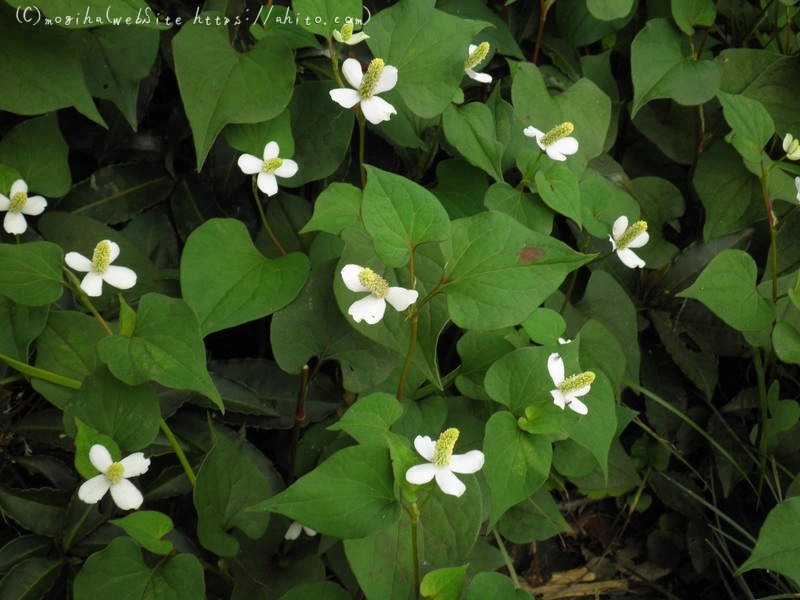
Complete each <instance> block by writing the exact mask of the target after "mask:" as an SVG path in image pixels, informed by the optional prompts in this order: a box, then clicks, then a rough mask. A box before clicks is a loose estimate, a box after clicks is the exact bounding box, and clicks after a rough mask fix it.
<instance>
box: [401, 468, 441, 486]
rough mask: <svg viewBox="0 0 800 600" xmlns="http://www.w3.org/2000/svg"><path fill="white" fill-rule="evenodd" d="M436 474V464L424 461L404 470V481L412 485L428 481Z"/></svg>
mask: <svg viewBox="0 0 800 600" xmlns="http://www.w3.org/2000/svg"><path fill="white" fill-rule="evenodd" d="M435 475H436V465H433V464H431V463H425V464H424V465H415V466H413V467H411V468H410V469H409V470H408V471H406V481H407V482H408V483H413V484H414V485H422V484H424V483H428V482H429V481H430V480H431V479H433V477H434V476H435Z"/></svg>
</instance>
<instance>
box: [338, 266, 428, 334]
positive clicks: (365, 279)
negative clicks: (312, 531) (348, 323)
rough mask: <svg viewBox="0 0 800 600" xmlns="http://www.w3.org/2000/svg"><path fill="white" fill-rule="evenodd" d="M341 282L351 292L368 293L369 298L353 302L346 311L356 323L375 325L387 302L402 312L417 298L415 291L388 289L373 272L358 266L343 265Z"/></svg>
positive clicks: (386, 283) (398, 288)
mask: <svg viewBox="0 0 800 600" xmlns="http://www.w3.org/2000/svg"><path fill="white" fill-rule="evenodd" d="M342 280H343V281H344V284H345V285H346V286H347V289H348V290H350V291H351V292H369V296H366V297H364V298H362V299H361V300H357V301H355V302H353V304H351V305H350V308H348V309H347V314H349V315H350V316H351V317H353V320H354V321H355V322H356V323H360V322H361V321H366V322H367V324H369V325H375V323H377V322H378V321H380V320H381V319H382V318H383V314H384V313H385V312H386V303H387V302H388V303H389V304H391V305H392V306H393V307H394V309H395V310H397V311H404V310H405V309H407V308H408V307H409V306H411V305H412V304H414V302H416V301H417V298H418V297H419V292H418V291H417V290H407V289H406V288H402V287H390V286H389V283H388V282H387V281H386V280H385V279H384V278H383V277H381V276H380V275H378V274H377V273H376V272H375V271H373V270H372V269H369V268H367V267H362V266H360V265H345V266H344V267H343V268H342Z"/></svg>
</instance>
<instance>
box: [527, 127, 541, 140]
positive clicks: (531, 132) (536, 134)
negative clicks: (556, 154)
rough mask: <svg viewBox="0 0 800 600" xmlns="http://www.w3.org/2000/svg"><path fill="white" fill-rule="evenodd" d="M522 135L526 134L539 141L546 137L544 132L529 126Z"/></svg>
mask: <svg viewBox="0 0 800 600" xmlns="http://www.w3.org/2000/svg"><path fill="white" fill-rule="evenodd" d="M522 133H524V134H525V135H526V136H528V137H532V138H536V139H537V141H538V140H539V138H541V137H542V136H543V135H544V132H543V131H539V130H538V129H536V127H534V126H533V125H528V126H527V127H526V128H525V129H523V130H522Z"/></svg>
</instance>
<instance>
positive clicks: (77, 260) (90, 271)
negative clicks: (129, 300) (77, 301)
mask: <svg viewBox="0 0 800 600" xmlns="http://www.w3.org/2000/svg"><path fill="white" fill-rule="evenodd" d="M118 256H119V245H117V244H116V243H115V242H112V241H111V240H103V241H101V242H99V243H98V244H97V246H95V247H94V252H92V259H91V260H89V259H88V258H86V257H85V256H84V255H83V254H79V253H77V252H67V254H66V256H65V257H64V261H65V262H66V263H67V265H69V266H70V267H72V268H73V269H75V270H76V271H80V272H81V273H86V275H85V276H84V278H83V281H81V289H82V290H83V291H84V292H86V295H87V296H92V297H96V296H100V295H101V294H102V293H103V282H104V281H105V282H106V283H107V284H108V285H113V286H114V287H115V288H119V289H121V290H127V289H130V288H132V287H133V286H135V285H136V273H135V272H134V271H133V269H129V268H128V267H117V266H115V265H112V264H111V263H112V262H114V261H115V260H117V257H118Z"/></svg>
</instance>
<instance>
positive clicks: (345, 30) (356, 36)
mask: <svg viewBox="0 0 800 600" xmlns="http://www.w3.org/2000/svg"><path fill="white" fill-rule="evenodd" d="M333 39H335V40H336V41H337V42H339V43H340V44H347V45H348V46H355V45H356V44H359V43H361V42H363V41H364V40H368V39H369V36H368V35H367V34H366V33H364V32H363V31H359V32H358V33H353V24H352V23H345V24H344V25H343V26H342V29H341V30H339V29H334V30H333Z"/></svg>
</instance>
